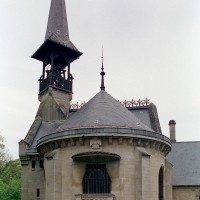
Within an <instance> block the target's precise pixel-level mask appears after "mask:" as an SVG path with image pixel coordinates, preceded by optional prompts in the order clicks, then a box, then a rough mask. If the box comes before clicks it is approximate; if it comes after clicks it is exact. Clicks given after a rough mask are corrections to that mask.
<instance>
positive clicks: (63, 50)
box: [32, 0, 82, 65]
mask: <svg viewBox="0 0 200 200" xmlns="http://www.w3.org/2000/svg"><path fill="white" fill-rule="evenodd" d="M54 51H55V52H60V55H62V57H63V58H59V59H60V60H62V63H63V65H67V64H69V63H71V62H73V61H74V60H75V59H77V58H79V57H80V56H81V55H82V53H81V52H80V51H78V49H77V48H76V47H75V46H74V44H73V43H72V42H71V41H70V39H69V30H68V22H67V14H66V6H65V0H51V7H50V12H49V19H48V24H47V30H46V35H45V41H44V43H43V44H42V45H41V46H40V48H39V49H38V50H37V51H36V52H35V53H34V54H33V56H32V58H35V59H37V60H40V61H43V62H45V63H47V64H50V63H51V61H50V59H49V55H51V54H52V52H54Z"/></svg>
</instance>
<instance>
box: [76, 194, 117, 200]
mask: <svg viewBox="0 0 200 200" xmlns="http://www.w3.org/2000/svg"><path fill="white" fill-rule="evenodd" d="M75 197H76V200H114V198H115V195H114V194H76V195H75Z"/></svg>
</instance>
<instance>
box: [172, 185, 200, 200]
mask: <svg viewBox="0 0 200 200" xmlns="http://www.w3.org/2000/svg"><path fill="white" fill-rule="evenodd" d="M199 199H200V186H198V187H194V186H191V187H190V186H185V187H173V200H199Z"/></svg>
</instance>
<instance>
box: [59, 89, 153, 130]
mask: <svg viewBox="0 0 200 200" xmlns="http://www.w3.org/2000/svg"><path fill="white" fill-rule="evenodd" d="M84 127H124V128H132V129H139V130H147V131H151V132H154V131H153V130H152V129H151V128H149V127H148V126H146V125H145V124H143V123H142V122H141V121H140V120H139V119H138V118H137V117H136V116H134V115H133V114H132V113H131V112H130V111H129V110H128V109H127V108H124V107H123V106H122V105H121V104H120V103H119V102H118V101H117V100H115V99H114V98H113V97H112V96H111V95H109V94H108V93H107V92H105V91H104V90H101V91H100V92H99V93H97V94H96V95H95V96H94V97H93V98H92V99H91V100H90V101H89V102H87V103H86V104H85V105H84V106H83V107H82V108H81V109H80V110H78V111H77V112H76V113H74V114H73V115H72V116H71V117H69V118H68V119H67V120H66V121H65V123H64V124H63V125H61V126H60V127H59V128H58V129H57V131H64V130H68V129H74V128H84Z"/></svg>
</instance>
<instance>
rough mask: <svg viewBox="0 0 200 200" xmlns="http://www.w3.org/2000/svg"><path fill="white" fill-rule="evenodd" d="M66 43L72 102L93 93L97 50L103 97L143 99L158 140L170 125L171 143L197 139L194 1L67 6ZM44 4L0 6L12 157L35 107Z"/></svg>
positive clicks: (198, 20)
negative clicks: (71, 50)
mask: <svg viewBox="0 0 200 200" xmlns="http://www.w3.org/2000/svg"><path fill="white" fill-rule="evenodd" d="M66 6H67V15H68V23H69V33H70V39H71V41H72V42H73V43H74V44H75V46H76V47H77V48H78V49H79V50H80V51H81V52H83V55H82V56H81V58H80V59H79V60H77V61H75V62H74V63H73V64H72V67H71V69H72V73H73V76H74V77H75V79H74V96H73V102H76V101H79V102H82V101H84V100H85V101H88V100H89V99H90V98H91V97H93V96H94V95H95V94H96V93H97V92H98V91H99V87H100V75H99V73H100V67H101V47H102V45H103V46H104V66H105V72H106V76H105V85H106V91H107V92H108V93H110V94H111V95H112V96H113V97H114V98H116V99H119V100H125V99H126V100H131V99H139V98H141V99H144V98H146V97H148V98H149V99H151V101H152V102H154V103H155V104H156V106H157V109H158V114H159V117H160V122H161V126H162V131H163V134H164V135H166V136H168V122H169V120H170V119H175V120H176V122H177V126H176V128H177V140H178V141H188V140H200V125H199V120H200V104H199V102H200V92H199V91H200V79H199V76H200V12H199V10H200V1H199V0H126V1H122V0H67V1H66ZM49 7H50V0H28V1H27V0H21V1H16V0H9V1H8V0H1V7H0V27H1V37H0V55H1V65H0V68H1V79H0V91H1V98H0V130H1V132H2V133H3V135H4V136H5V137H6V141H7V143H6V144H7V147H8V148H9V150H10V152H11V154H12V155H13V157H17V156H18V141H20V140H21V139H23V138H24V137H25V135H26V133H27V131H28V129H29V128H30V126H31V124H32V122H33V120H34V117H35V114H36V112H37V108H38V105H39V102H38V100H37V94H38V81H37V80H38V78H39V77H40V75H41V70H42V63H40V62H38V61H36V60H33V59H31V58H30V57H31V55H32V54H33V53H34V52H35V51H36V50H37V49H38V47H39V46H40V45H41V44H42V42H43V40H44V36H45V32H46V25H47V19H48V12H49Z"/></svg>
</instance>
